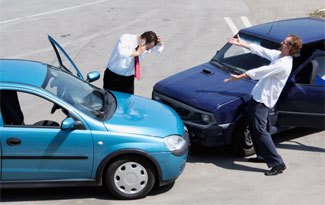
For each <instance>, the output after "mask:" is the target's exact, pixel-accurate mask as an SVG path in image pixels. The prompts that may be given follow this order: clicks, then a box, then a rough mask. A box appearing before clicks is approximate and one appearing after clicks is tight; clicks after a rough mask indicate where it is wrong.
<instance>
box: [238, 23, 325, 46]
mask: <svg viewBox="0 0 325 205" xmlns="http://www.w3.org/2000/svg"><path fill="white" fill-rule="evenodd" d="M324 27H325V20H323V19H317V18H310V17H305V18H294V19H286V20H279V21H274V22H269V23H264V24H259V25H256V26H252V27H248V28H244V29H242V30H240V32H241V33H247V34H251V35H254V36H258V37H260V38H263V39H267V40H270V41H273V42H276V43H280V42H281V41H283V40H284V39H285V38H286V37H287V36H288V35H289V34H295V35H298V36H299V37H300V38H301V39H302V41H303V44H309V43H312V42H316V41H321V40H324V30H325V28H324Z"/></svg>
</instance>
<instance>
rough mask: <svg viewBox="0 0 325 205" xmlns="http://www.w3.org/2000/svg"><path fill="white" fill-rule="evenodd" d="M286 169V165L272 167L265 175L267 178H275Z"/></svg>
mask: <svg viewBox="0 0 325 205" xmlns="http://www.w3.org/2000/svg"><path fill="white" fill-rule="evenodd" d="M286 168H287V167H286V165H285V164H280V165H276V166H274V167H272V169H271V170H269V171H266V172H265V173H264V174H265V176H275V175H278V174H281V173H282V172H283V171H284V170H285V169H286Z"/></svg>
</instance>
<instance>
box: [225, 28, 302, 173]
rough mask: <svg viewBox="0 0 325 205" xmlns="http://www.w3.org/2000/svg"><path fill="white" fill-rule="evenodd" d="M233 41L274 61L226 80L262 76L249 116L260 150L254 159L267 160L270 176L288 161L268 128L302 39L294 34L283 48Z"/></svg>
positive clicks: (257, 146)
mask: <svg viewBox="0 0 325 205" xmlns="http://www.w3.org/2000/svg"><path fill="white" fill-rule="evenodd" d="M228 42H229V43H232V44H234V45H238V46H241V47H244V48H247V49H250V50H251V52H252V53H253V54H256V55H259V56H261V57H263V58H266V59H268V60H270V61H271V63H270V65H268V66H261V67H259V68H255V69H252V70H248V71H247V72H246V73H243V74H241V75H233V74H232V75H231V76H230V78H228V79H225V80H224V81H225V82H230V81H233V80H239V79H242V78H251V79H253V80H258V82H257V83H256V85H255V87H254V88H253V90H252V92H251V94H252V100H251V101H250V102H249V112H250V113H249V114H248V115H249V116H248V117H249V120H250V130H251V136H252V140H253V144H254V148H255V151H256V155H257V157H256V158H250V159H249V161H251V162H266V163H267V165H268V167H272V168H271V170H269V171H267V172H265V175H266V176H273V175H277V174H281V173H282V172H283V171H284V170H285V169H286V165H285V164H284V162H283V159H282V158H281V156H280V155H279V153H278V152H277V151H276V148H275V145H274V143H273V141H272V138H271V135H270V133H269V130H268V114H269V110H270V109H271V108H272V107H274V105H275V104H276V102H277V101H278V99H279V96H280V94H281V92H282V90H283V87H284V86H285V84H286V82H287V79H288V77H289V75H290V73H291V69H292V60H293V59H292V57H293V56H295V55H297V54H298V53H299V52H300V49H301V47H302V41H301V39H300V38H299V37H298V36H296V35H293V34H290V35H289V36H288V37H287V38H286V39H285V40H284V41H282V42H281V47H280V49H279V50H271V49H267V48H263V47H261V46H259V45H255V44H249V43H247V42H244V41H241V39H240V37H239V35H237V38H230V39H229V40H228Z"/></svg>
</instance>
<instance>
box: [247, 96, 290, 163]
mask: <svg viewBox="0 0 325 205" xmlns="http://www.w3.org/2000/svg"><path fill="white" fill-rule="evenodd" d="M269 110H270V109H269V108H268V107H266V106H265V105H264V104H263V103H259V102H256V101H255V100H253V99H252V100H251V101H250V102H249V104H248V117H249V121H250V124H249V125H250V131H251V136H252V141H253V144H254V148H255V151H256V155H258V156H262V157H263V158H264V160H265V161H266V163H267V165H268V167H273V166H276V165H280V164H283V163H284V162H283V160H282V158H281V156H280V155H279V154H278V152H277V151H276V147H275V145H274V142H273V140H272V137H271V134H270V133H269V127H270V126H269V123H270V122H269V121H268V115H269Z"/></svg>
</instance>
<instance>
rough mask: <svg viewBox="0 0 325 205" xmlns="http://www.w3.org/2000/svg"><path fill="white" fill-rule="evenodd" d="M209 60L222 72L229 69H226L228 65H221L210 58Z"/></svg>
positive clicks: (227, 71)
mask: <svg viewBox="0 0 325 205" xmlns="http://www.w3.org/2000/svg"><path fill="white" fill-rule="evenodd" d="M210 62H211V63H212V64H214V65H216V66H218V67H219V68H220V69H221V70H223V71H224V72H226V73H229V69H228V67H226V66H225V65H223V64H222V63H220V62H219V61H217V60H214V59H212V60H211V61H210Z"/></svg>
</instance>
